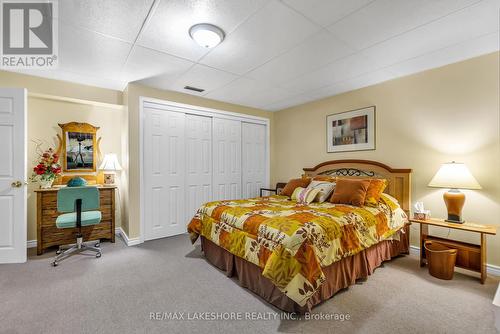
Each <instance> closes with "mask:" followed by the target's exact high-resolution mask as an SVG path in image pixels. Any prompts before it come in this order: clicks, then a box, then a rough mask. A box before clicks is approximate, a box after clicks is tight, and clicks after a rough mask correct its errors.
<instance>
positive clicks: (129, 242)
mask: <svg viewBox="0 0 500 334" xmlns="http://www.w3.org/2000/svg"><path fill="white" fill-rule="evenodd" d="M117 230H119V232H118V233H117V234H119V235H120V236H121V237H122V239H123V241H125V243H126V244H127V246H135V245H138V244H140V243H141V239H140V238H129V237H128V235H127V233H125V231H124V230H123V229H122V228H121V227H118V228H117Z"/></svg>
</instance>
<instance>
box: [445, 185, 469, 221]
mask: <svg viewBox="0 0 500 334" xmlns="http://www.w3.org/2000/svg"><path fill="white" fill-rule="evenodd" d="M443 199H444V203H445V204H446V208H447V209H448V219H446V221H447V222H450V223H455V224H463V223H464V221H463V220H462V208H463V207H464V203H465V194H464V193H462V192H460V191H458V190H457V189H450V190H449V191H447V192H445V193H444V194H443Z"/></svg>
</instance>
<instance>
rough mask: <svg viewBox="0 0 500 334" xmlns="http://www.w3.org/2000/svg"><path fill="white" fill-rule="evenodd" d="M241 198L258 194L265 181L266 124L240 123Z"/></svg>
mask: <svg viewBox="0 0 500 334" xmlns="http://www.w3.org/2000/svg"><path fill="white" fill-rule="evenodd" d="M241 140H242V164H241V166H242V175H241V177H242V184H243V189H242V190H243V198H251V197H257V196H259V190H260V188H265V186H267V185H266V184H265V183H266V170H267V166H266V154H267V152H266V126H265V125H264V124H254V123H246V122H243V123H241Z"/></svg>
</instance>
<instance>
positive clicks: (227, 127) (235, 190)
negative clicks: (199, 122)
mask: <svg viewBox="0 0 500 334" xmlns="http://www.w3.org/2000/svg"><path fill="white" fill-rule="evenodd" d="M213 161H214V163H213V200H224V199H239V198H241V122H240V121H237V120H229V119H223V118H214V119H213Z"/></svg>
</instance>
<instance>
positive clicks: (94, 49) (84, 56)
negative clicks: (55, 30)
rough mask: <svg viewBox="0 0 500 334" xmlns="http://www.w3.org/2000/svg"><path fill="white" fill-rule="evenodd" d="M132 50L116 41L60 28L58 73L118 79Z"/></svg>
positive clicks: (125, 44) (73, 28) (129, 45)
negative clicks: (59, 71) (65, 72)
mask: <svg viewBox="0 0 500 334" xmlns="http://www.w3.org/2000/svg"><path fill="white" fill-rule="evenodd" d="M131 47H132V45H131V44H129V43H126V42H123V41H120V40H117V39H115V38H109V37H105V36H103V35H101V34H97V33H94V32H91V31H88V30H83V29H79V28H75V27H73V26H67V25H63V24H61V26H60V28H59V69H60V70H62V71H67V72H73V73H82V74H88V75H89V76H96V77H106V78H113V77H119V76H120V73H121V69H122V66H123V65H124V64H125V60H126V59H127V55H128V53H129V51H130V49H131ZM57 70H58V69H56V70H55V71H57Z"/></svg>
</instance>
